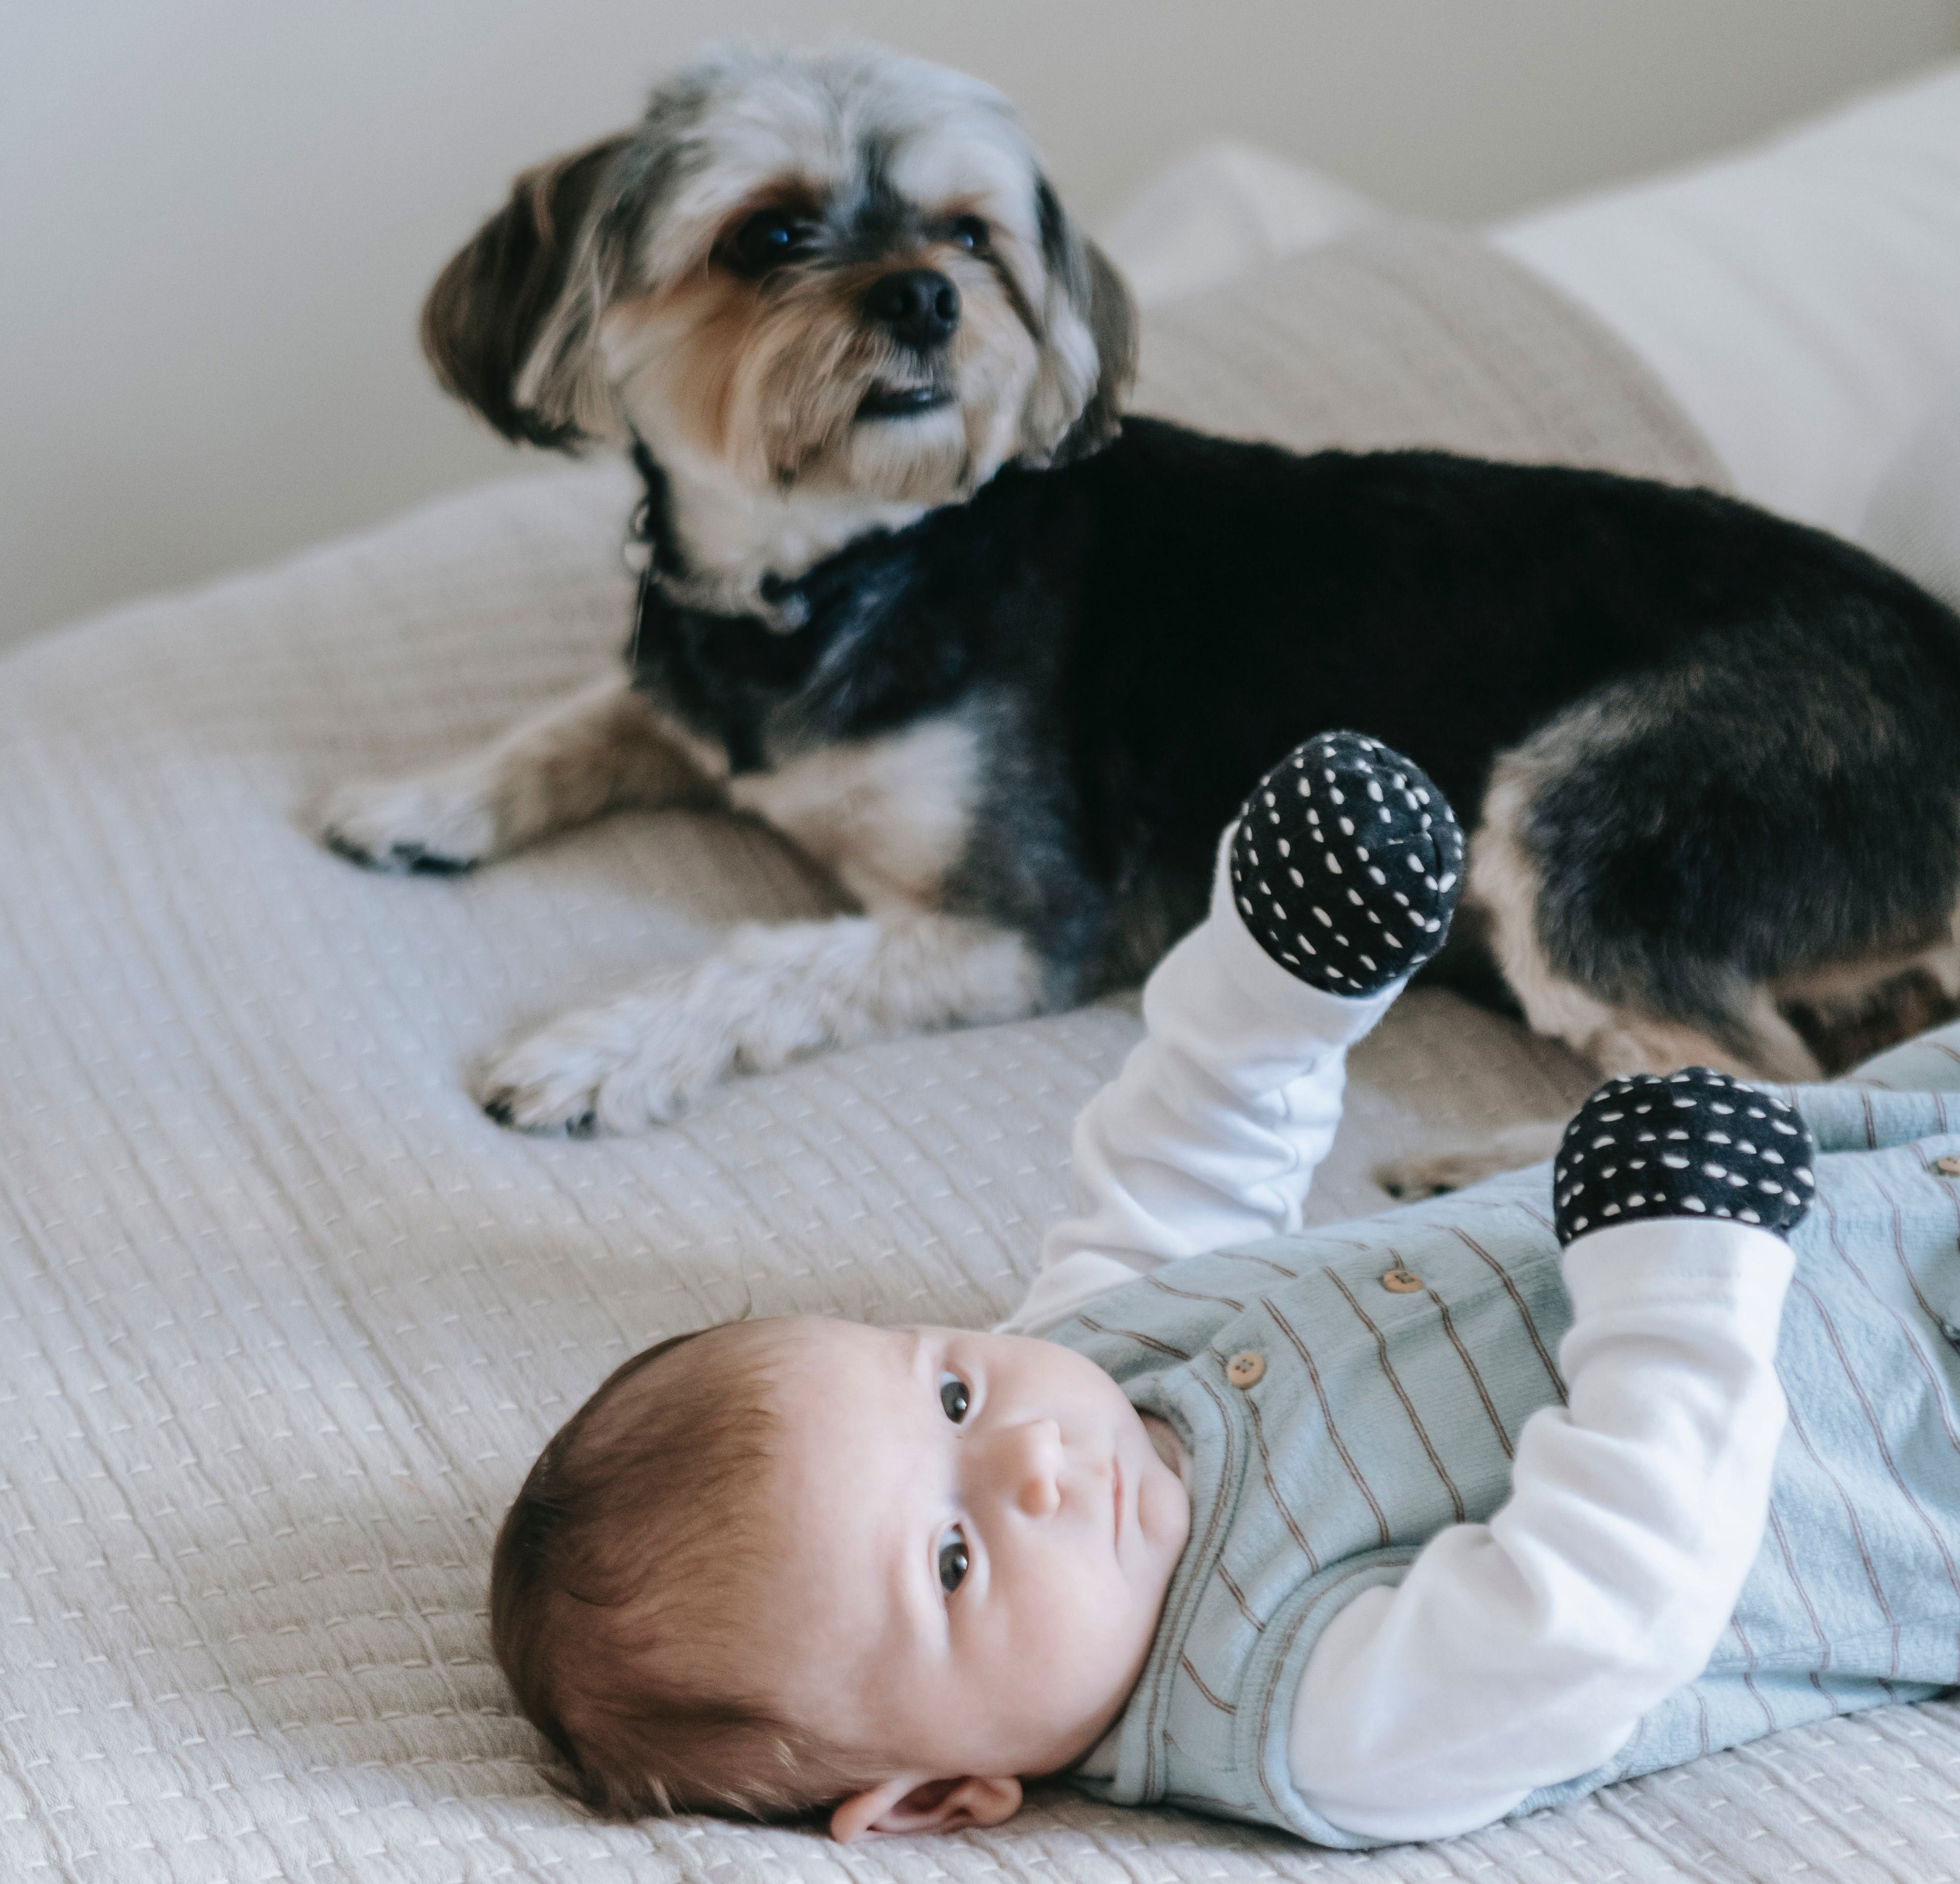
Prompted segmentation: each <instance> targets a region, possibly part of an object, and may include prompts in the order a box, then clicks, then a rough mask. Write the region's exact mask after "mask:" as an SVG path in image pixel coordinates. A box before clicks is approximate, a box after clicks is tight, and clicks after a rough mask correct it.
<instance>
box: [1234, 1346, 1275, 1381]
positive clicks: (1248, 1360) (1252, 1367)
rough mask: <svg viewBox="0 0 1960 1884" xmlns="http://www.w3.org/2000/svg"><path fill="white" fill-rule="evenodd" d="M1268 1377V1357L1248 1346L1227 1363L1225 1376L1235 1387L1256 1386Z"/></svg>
mask: <svg viewBox="0 0 1960 1884" xmlns="http://www.w3.org/2000/svg"><path fill="white" fill-rule="evenodd" d="M1265 1377H1266V1357H1265V1355H1264V1354H1254V1353H1253V1352H1252V1349H1251V1348H1247V1349H1246V1351H1245V1352H1244V1353H1243V1354H1234V1355H1233V1357H1232V1358H1231V1359H1230V1360H1228V1361H1227V1362H1226V1364H1225V1378H1226V1379H1227V1380H1229V1381H1230V1382H1231V1383H1232V1384H1233V1386H1235V1387H1255V1386H1258V1384H1259V1383H1260V1382H1261V1381H1262V1380H1265Z"/></svg>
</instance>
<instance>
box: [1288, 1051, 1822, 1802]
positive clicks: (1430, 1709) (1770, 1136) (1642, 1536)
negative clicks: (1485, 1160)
mask: <svg viewBox="0 0 1960 1884" xmlns="http://www.w3.org/2000/svg"><path fill="white" fill-rule="evenodd" d="M1811 1158H1812V1151H1811V1147H1810V1139H1809V1135H1808V1133H1807V1132H1806V1130H1805V1128H1804V1127H1803V1122H1802V1121H1801V1119H1799V1116H1798V1115H1797V1114H1796V1113H1795V1112H1793V1111H1792V1110H1791V1109H1790V1108H1789V1107H1787V1106H1783V1104H1782V1103H1781V1102H1780V1101H1777V1100H1771V1099H1770V1098H1768V1096H1765V1095H1764V1094H1761V1093H1758V1092H1755V1091H1754V1090H1752V1089H1751V1088H1749V1087H1742V1086H1738V1085H1737V1084H1736V1083H1735V1082H1733V1081H1732V1080H1726V1079H1723V1077H1721V1076H1720V1075H1719V1074H1712V1073H1707V1072H1705V1071H1702V1070H1701V1069H1699V1068H1696V1069H1691V1070H1690V1071H1688V1072H1687V1073H1685V1074H1673V1075H1671V1076H1669V1077H1666V1078H1659V1077H1653V1076H1643V1077H1641V1078H1640V1079H1637V1080H1614V1081H1612V1082H1611V1083H1610V1084H1608V1085H1607V1086H1605V1087H1602V1089H1601V1090H1600V1091H1599V1092H1598V1093H1596V1094H1595V1095H1594V1096H1593V1098H1592V1099H1591V1100H1589V1101H1588V1102H1587V1103H1586V1106H1585V1107H1584V1108H1583V1109H1582V1110H1581V1111H1580V1114H1579V1115H1578V1117H1577V1118H1576V1119H1574V1120H1573V1123H1572V1125H1571V1127H1570V1128H1569V1129H1568V1131H1567V1134H1566V1138H1565V1145H1564V1150H1562V1151H1561V1154H1560V1157H1559V1160H1558V1165H1557V1166H1556V1167H1555V1170H1554V1205H1555V1208H1556V1211H1557V1221H1558V1233H1559V1239H1560V1240H1561V1242H1562V1243H1566V1244H1567V1245H1568V1247H1567V1251H1566V1255H1565V1276H1566V1281H1567V1287H1569V1289H1570V1292H1571V1297H1572V1305H1573V1324H1572V1327H1571V1329H1570V1332H1569V1333H1568V1334H1567V1336H1566V1338H1565V1341H1564V1344H1563V1345H1562V1346H1561V1349H1560V1354H1559V1358H1560V1364H1561V1368H1562V1370H1563V1371H1564V1374H1565V1376H1566V1378H1567V1381H1568V1382H1569V1383H1570V1403H1569V1404H1568V1405H1566V1406H1564V1407H1550V1408H1545V1409H1544V1410H1542V1411H1540V1412H1538V1413H1536V1414H1535V1415H1533V1416H1532V1418H1530V1419H1529V1420H1528V1421H1526V1424H1525V1426H1524V1429H1523V1432H1522V1434H1520V1435H1519V1443H1518V1452H1517V1458H1516V1463H1515V1465H1514V1466H1513V1474H1512V1488H1511V1496H1510V1501H1508V1502H1507V1504H1505V1506H1504V1507H1503V1509H1502V1510H1500V1511H1499V1512H1498V1513H1497V1515H1496V1516H1494V1518H1492V1519H1491V1521H1490V1523H1488V1524H1463V1525H1457V1526H1453V1527H1452V1528H1451V1529H1448V1530H1446V1531H1444V1532H1441V1533H1440V1535H1439V1536H1437V1537H1436V1538H1434V1539H1432V1540H1431V1542H1430V1544H1429V1545H1427V1548H1424V1551H1422V1552H1421V1555H1419V1556H1418V1558H1417V1559H1416V1561H1415V1562H1414V1564H1413V1565H1412V1566H1411V1568H1410V1571H1409V1573H1408V1576H1407V1577H1406V1578H1405V1580H1403V1582H1402V1584H1401V1585H1400V1586H1399V1587H1398V1588H1394V1589H1389V1588H1380V1589H1376V1590H1369V1591H1367V1592H1366V1593H1363V1595H1362V1596H1359V1597H1357V1599H1355V1600H1354V1602H1352V1603H1351V1605H1350V1606H1348V1608H1347V1609H1345V1610H1344V1611H1343V1612H1342V1613H1341V1615H1339V1616H1338V1617H1337V1618H1335V1621H1333V1622H1332V1623H1331V1624H1329V1625H1328V1628H1327V1630H1326V1631H1325V1634H1323V1635H1322V1637H1321V1639H1320V1641H1319V1643H1318V1644H1316V1647H1315V1649H1314V1651H1313V1655H1312V1656H1311V1658H1310V1659H1309V1662H1308V1663H1307V1666H1306V1672H1305V1674H1304V1676H1303V1679H1302V1682H1301V1685H1300V1691H1299V1694H1298V1695H1297V1698H1296V1700H1295V1703H1294V1707H1293V1723H1292V1729H1291V1737H1290V1744H1289V1753H1290V1761H1289V1764H1290V1768H1291V1771H1292V1774H1293V1781H1294V1783H1295V1784H1296V1785H1297V1786H1298V1787H1300V1790H1301V1792H1302V1793H1303V1795H1304V1796H1305V1797H1306V1800H1307V1802H1308V1803H1309V1804H1310V1805H1311V1806H1313V1808H1314V1809H1315V1810H1316V1811H1318V1812H1321V1813H1322V1814H1323V1815H1324V1816H1325V1817H1326V1818H1327V1819H1329V1820H1331V1821H1332V1822H1333V1823H1334V1824H1335V1825H1339V1826H1341V1828H1343V1829H1344V1830H1346V1831H1354V1832H1359V1833H1362V1834H1364V1835H1370V1836H1373V1837H1376V1838H1395V1839H1402V1838H1411V1839H1413V1838H1443V1837H1447V1836H1449V1835H1452V1834H1453V1833H1456V1832H1459V1831H1469V1830H1472V1828H1475V1827H1477V1826H1478V1825H1486V1824H1488V1823H1489V1822H1491V1821H1492V1820H1493V1819H1498V1818H1501V1817H1502V1816H1503V1815H1504V1814H1505V1813H1507V1812H1510V1811H1511V1810H1512V1809H1513V1808H1514V1807H1515V1806H1516V1805H1517V1804H1518V1803H1519V1801H1520V1800H1523V1798H1524V1797H1525V1796H1526V1795H1527V1794H1529V1793H1531V1792H1532V1791H1534V1790H1536V1789H1537V1788H1538V1787H1541V1786H1547V1785H1552V1784H1557V1783H1558V1782H1559V1781H1562V1780H1566V1779H1570V1778H1573V1777H1576V1776H1577V1775H1578V1774H1582V1773H1585V1772H1589V1771H1591V1770H1592V1769H1593V1768H1595V1767H1596V1766H1598V1765H1601V1764H1602V1762H1603V1761H1606V1760H1608V1759H1610V1758H1612V1755H1613V1754H1614V1753H1615V1752H1617V1751H1618V1749H1620V1747H1621V1746H1623V1745H1624V1743H1625V1742H1626V1739H1627V1737H1628V1735H1629V1734H1630V1733H1631V1732H1632V1731H1633V1729H1634V1726H1635V1724H1636V1723H1637V1721H1638V1720H1639V1719H1640V1716H1641V1715H1642V1714H1644V1713H1646V1712H1647V1710H1648V1709H1650V1707H1653V1706H1655V1705H1656V1704H1658V1703H1659V1701H1662V1700H1663V1699H1664V1698H1666V1696H1667V1695H1669V1694H1670V1693H1672V1691H1674V1690H1675V1689H1676V1688H1679V1687H1681V1686H1682V1685H1683V1684H1684V1683H1685V1682H1689V1681H1691V1680H1693V1679H1694V1678H1695V1677H1696V1676H1698V1675H1699V1674H1700V1673H1701V1671H1702V1669H1704V1667H1705V1666H1707V1662H1708V1658H1709V1656H1710V1655H1711V1654H1712V1653H1713V1650H1714V1648H1715V1645H1716V1644H1717V1641H1718V1639H1719V1638H1720V1635H1721V1633H1722V1631H1723V1629H1724V1628H1726V1626H1727V1624H1728V1621H1729V1616H1730V1615H1731V1614H1732V1613H1733V1611H1734V1609H1735V1606H1736V1599H1737V1598H1738V1596H1739V1594H1740V1593H1741V1590H1742V1583H1743V1580H1744V1579H1745V1577H1747V1575H1748V1571H1749V1567H1750V1565H1751V1564H1752V1563H1753V1561H1755V1556H1756V1553H1757V1551H1758V1548H1759V1547H1760V1545H1761V1538H1762V1532H1763V1527H1764V1522H1765V1518H1766V1513H1767V1512H1768V1502H1769V1487H1770V1478H1771V1471H1772V1469H1773V1467H1774V1462H1775V1459H1776V1452H1777V1442H1778V1440H1780V1437H1781V1436H1782V1433H1783V1415H1784V1406H1783V1392H1782V1389H1781V1388H1780V1386H1779V1385H1778V1383H1777V1376H1776V1367H1775V1357H1776V1344H1777V1323H1778V1321H1779V1319H1780V1315H1781V1312H1782V1307H1783V1292H1784V1290H1785V1289H1786V1288H1787V1286H1788V1284H1789V1281H1790V1272H1791V1259H1790V1249H1789V1246H1788V1245H1787V1243H1785V1242H1784V1240H1783V1239H1784V1236H1786V1235H1787V1233H1788V1232H1789V1231H1790V1230H1791V1229H1793V1227H1795V1225H1796V1222H1797V1220H1799V1218H1800V1217H1802V1215H1803V1212H1804V1211H1805V1210H1806V1208H1808V1206H1809V1198H1810V1195H1811V1184H1812V1179H1811V1174H1810V1171H1809V1164H1810V1162H1811Z"/></svg>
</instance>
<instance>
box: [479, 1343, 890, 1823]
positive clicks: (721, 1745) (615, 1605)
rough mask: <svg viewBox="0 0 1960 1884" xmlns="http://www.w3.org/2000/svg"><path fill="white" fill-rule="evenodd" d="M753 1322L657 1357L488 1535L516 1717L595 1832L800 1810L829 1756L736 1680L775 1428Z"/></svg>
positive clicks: (497, 1621)
mask: <svg viewBox="0 0 1960 1884" xmlns="http://www.w3.org/2000/svg"><path fill="white" fill-rule="evenodd" d="M765 1331H768V1323H766V1322H762V1323H755V1322H725V1323H724V1324H722V1325H721V1326H719V1327H716V1328H711V1329H704V1330H701V1331H699V1332H697V1333H695V1334H692V1335H676V1336H674V1337H673V1338H672V1339H670V1340H668V1341H661V1342H660V1343H659V1344H658V1345H656V1346H654V1347H652V1348H648V1349H647V1350H646V1351H644V1353H642V1354H635V1356H634V1357H633V1358H632V1360H628V1361H627V1362H626V1363H625V1364H624V1365H623V1366H622V1367H619V1368H617V1369H616V1370H614V1372H613V1373H612V1374H611V1375H610V1376H609V1377H608V1378H607V1379H606V1381H605V1383H603V1385H602V1386H600V1389H599V1390H598V1391H597V1392H596V1393H594V1394H593V1395H592V1397H591V1399H589V1400H587V1402H586V1403H585V1404H584V1405H583V1406H582V1407H581V1408H579V1410H578V1412H576V1413H575V1414H574V1415H572V1417H571V1419H569V1420H568V1421H566V1423H565V1425H564V1426H563V1427H562V1428H561V1429H560V1430H559V1431H558V1434H556V1436H555V1437H554V1438H553V1439H552V1441H551V1443H549V1445H547V1446H546V1447H545V1449H544V1450H543V1452H542V1453H540V1454H539V1456H538V1459H537V1462H536V1464H535V1465H533V1466H532V1468H531V1469H530V1474H529V1475H527V1478H525V1480H524V1483H523V1488H522V1489H521V1490H520V1491H519V1492H518V1494H517V1500H516V1501H515V1502H514V1504H512V1505H511V1509H510V1510H509V1512H508V1513H507V1514H506V1516H505V1517H504V1523H503V1526H502V1528H501V1529H500V1530H499V1531H498V1534H497V1544H496V1548H495V1552H494V1553H493V1555H492V1559H491V1569H490V1641H491V1645H492V1649H493V1650H494V1651H495V1655H496V1657H497V1661H498V1666H500V1667H501V1668H502V1669H503V1671H504V1674H505V1676H507V1677H508V1679H509V1681H510V1683H511V1687H512V1688H513V1689H514V1690H515V1691H516V1694H517V1702H518V1704H519V1706H520V1707H522V1708H523V1711H524V1714H526V1716H527V1717H528V1718H529V1719H530V1720H531V1722H532V1723H533V1724H534V1725H535V1726H536V1727H537V1728H538V1729H539V1731H540V1732H541V1733H543V1734H544V1736H546V1739H549V1741H550V1742H551V1743H552V1746H555V1748H557V1749H558V1752H559V1753H560V1754H561V1755H563V1756H564V1758H565V1763H566V1765H567V1767H568V1768H569V1769H570V1770H569V1773H568V1774H565V1775H555V1776H554V1780H553V1783H554V1784H556V1785H558V1787H559V1788H560V1790H563V1791H565V1792H568V1793H571V1794H572V1795H573V1796H574V1797H576V1798H578V1799H579V1800H581V1801H582V1802H583V1803H584V1804H585V1805H586V1806H588V1807H590V1809H592V1810H593V1811H594V1812H600V1813H603V1814H604V1815H606V1816H609V1817H622V1818H623V1817H632V1816H638V1815H640V1814H643V1813H647V1812H658V1813H668V1812H699V1811H708V1812H733V1813H737V1814H741V1815H743V1816H754V1817H763V1816H774V1815H778V1814H781V1813H784V1812H796V1811H801V1810H806V1809H809V1808H810V1807H812V1806H817V1805H821V1804H824V1803H828V1802H829V1801H830V1800H835V1799H837V1798H838V1797H841V1796H842V1795H843V1794H844V1793H848V1792H849V1791H851V1790H853V1787H854V1784H861V1783H862V1781H854V1778H853V1777H852V1775H851V1773H850V1772H849V1771H848V1770H847V1768H846V1765H845V1760H844V1759H843V1758H842V1756H841V1755H838V1754H837V1753H836V1752H834V1751H833V1750H832V1749H830V1748H829V1746H826V1744H825V1743H824V1742H822V1741H821V1740H820V1739H819V1738H818V1737H817V1736H815V1735H813V1734H811V1733H808V1732H807V1731H805V1730H803V1729H801V1728H800V1727H799V1726H796V1725H795V1724H794V1723H791V1722H789V1721H786V1720H783V1719H781V1718H780V1717H778V1715H777V1714H775V1713H774V1712H772V1711H771V1708H770V1707H769V1705H768V1702H767V1701H766V1700H765V1699H764V1698H760V1697H758V1696H755V1695H745V1694H743V1692H742V1691H740V1686H739V1685H738V1684H737V1682H736V1681H735V1679H733V1669H735V1667H736V1666H737V1663H739V1661H740V1653H739V1650H740V1646H741V1644H743V1641H744V1639H745V1637H746V1634H748V1632H749V1631H750V1630H751V1629H752V1628H753V1614H745V1606H746V1609H749V1611H753V1605H754V1603H755V1602H756V1599H757V1598H758V1596H759V1590H758V1586H757V1583H756V1580H754V1579H753V1578H752V1577H746V1576H744V1574H743V1563H744V1562H745V1561H746V1562H749V1563H750V1564H753V1562H754V1561H756V1554H757V1552H758V1551H765V1550H766V1548H767V1547H768V1537H767V1535H766V1524H767V1514H766V1513H765V1512H763V1511H762V1509H761V1502H760V1499H759V1495H758V1493H759V1485H760V1483H761V1481H762V1478H764V1476H765V1473H766V1471H767V1469H768V1465H769V1463H770V1461H771V1459H772V1452H773V1440H774V1437H775V1418H774V1415H772V1412H771V1411H770V1408H769V1406H768V1396H767V1393H766V1391H765V1389H766V1384H767V1357H768V1346H769V1336H768V1332H765Z"/></svg>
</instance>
